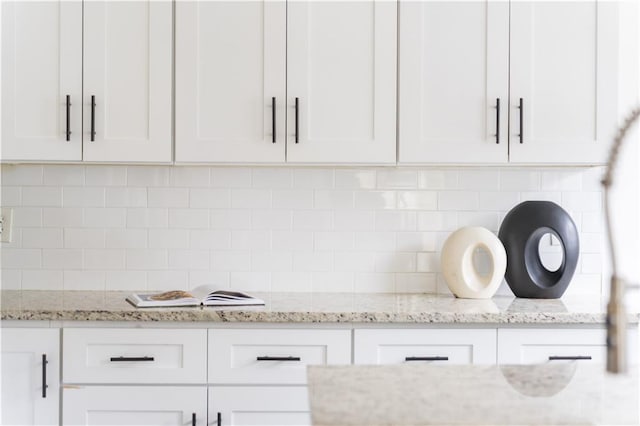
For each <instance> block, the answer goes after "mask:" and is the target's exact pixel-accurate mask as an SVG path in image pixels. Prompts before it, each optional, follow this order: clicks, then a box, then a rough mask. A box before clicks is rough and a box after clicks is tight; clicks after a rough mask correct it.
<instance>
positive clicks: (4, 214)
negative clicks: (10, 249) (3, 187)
mask: <svg viewBox="0 0 640 426" xmlns="http://www.w3.org/2000/svg"><path fill="white" fill-rule="evenodd" d="M12 230H13V209H9V208H4V209H0V242H2V243H10V242H11V234H12V232H11V231H12Z"/></svg>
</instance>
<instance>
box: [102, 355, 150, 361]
mask: <svg viewBox="0 0 640 426" xmlns="http://www.w3.org/2000/svg"><path fill="white" fill-rule="evenodd" d="M153 360H154V359H153V357H152V356H129V357H125V356H118V357H115V356H114V357H111V358H109V361H111V362H117V361H153Z"/></svg>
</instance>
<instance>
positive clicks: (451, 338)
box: [354, 329, 497, 364]
mask: <svg viewBox="0 0 640 426" xmlns="http://www.w3.org/2000/svg"><path fill="white" fill-rule="evenodd" d="M496 338H497V335H496V330H495V329H477V330H475V329H414V330H412V329H361V330H358V329H356V330H355V332H354V362H355V364H402V363H412V362H431V363H443V364H495V363H496Z"/></svg>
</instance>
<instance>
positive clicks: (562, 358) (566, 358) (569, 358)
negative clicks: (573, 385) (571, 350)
mask: <svg viewBox="0 0 640 426" xmlns="http://www.w3.org/2000/svg"><path fill="white" fill-rule="evenodd" d="M581 359H586V360H589V359H591V356H590V355H576V356H554V355H552V356H550V357H549V361H577V360H581Z"/></svg>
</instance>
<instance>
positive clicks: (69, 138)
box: [65, 95, 71, 142]
mask: <svg viewBox="0 0 640 426" xmlns="http://www.w3.org/2000/svg"><path fill="white" fill-rule="evenodd" d="M66 107H67V108H66V109H67V120H66V121H67V123H66V124H67V130H66V131H65V134H66V139H67V142H69V141H70V140H71V96H70V95H67V103H66Z"/></svg>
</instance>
